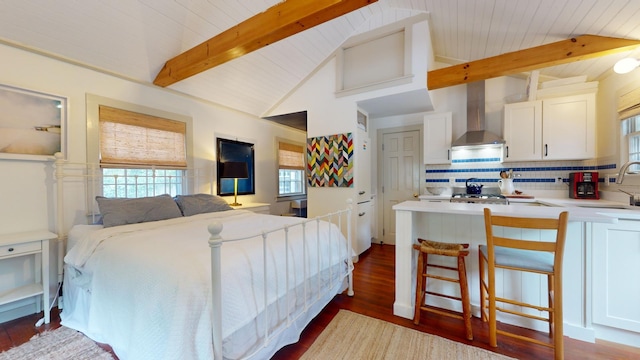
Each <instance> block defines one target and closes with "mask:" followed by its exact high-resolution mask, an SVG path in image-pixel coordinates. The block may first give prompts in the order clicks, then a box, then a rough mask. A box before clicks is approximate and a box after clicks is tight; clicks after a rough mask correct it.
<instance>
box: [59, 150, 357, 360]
mask: <svg viewBox="0 0 640 360" xmlns="http://www.w3.org/2000/svg"><path fill="white" fill-rule="evenodd" d="M55 158H56V160H55V179H56V185H57V186H56V190H57V201H56V213H57V216H56V226H57V229H56V231H57V234H58V285H59V286H60V285H61V284H62V281H63V275H64V256H65V253H66V249H65V248H66V237H67V234H66V233H65V231H64V210H65V209H64V201H63V200H64V179H66V178H80V179H82V180H84V181H85V191H86V200H85V201H86V203H87V204H86V206H87V209H89V210H88V212H87V217H89V218H91V219H93V220H95V219H96V216H97V215H98V214H97V209H96V206H95V201H94V198H95V196H96V195H101V192H102V191H101V189H102V179H103V175H102V171H101V169H100V167H99V166H98V165H97V164H83V163H69V162H67V161H65V160H64V159H63V157H62V156H61V154H56V156H55ZM203 179H204V180H203ZM213 179H214V177H213V170H212V169H211V170H205V171H198V170H193V169H191V170H187V171H186V172H185V175H184V176H182V177H181V179H180V182H181V186H182V190H183V191H188V190H194V189H196V190H195V191H194V192H197V191H198V190H197V189H204V188H208V190H209V192H210V193H213ZM154 195H155V194H153V195H149V196H154ZM351 214H352V201H351V200H350V199H349V200H347V207H346V209H344V210H339V211H336V212H332V213H329V214H326V215H322V216H318V217H315V218H313V219H307V220H304V221H301V222H300V223H297V224H293V225H287V226H283V227H280V228H277V229H272V230H269V231H263V232H259V233H252V234H250V235H247V236H245V237H241V238H234V239H223V238H222V237H221V236H220V233H221V231H222V228H223V225H222V223H220V222H217V221H214V222H212V223H211V224H210V225H209V226H208V231H209V233H210V235H211V236H210V238H209V240H208V243H209V247H210V251H211V280H212V283H211V293H212V301H213V304H212V309H213V310H212V323H213V329H212V344H213V352H214V358H215V359H223V357H222V340H223V338H222V310H223V309H222V278H221V269H220V266H221V258H222V251H223V250H222V245H223V244H224V243H225V242H232V241H242V240H247V239H250V238H255V237H256V236H261V237H262V245H263V249H266V242H267V238H268V236H269V234H271V233H275V232H279V231H284V233H285V244H287V246H285V248H286V255H285V258H286V259H289V253H288V252H289V247H288V241H289V235H288V232H289V230H290V229H292V228H294V227H301V228H302V233H303V243H304V247H303V257H304V259H303V262H304V263H308V261H309V259H310V256H312V255H313V251H311V249H308V246H307V242H306V241H305V238H306V236H305V235H306V232H305V227H306V226H307V224H309V223H311V222H316V223H317V225H319V223H320V222H321V221H327V222H329V223H333V224H335V225H336V226H337V227H338V229H339V230H340V233H344V232H343V231H342V230H343V220H342V219H343V218H346V221H345V222H346V239H347V244H346V247H345V248H344V249H343V250H344V252H341V255H340V256H341V257H345V258H346V259H347V264H346V265H347V266H346V269H345V271H344V273H343V274H340V279H344V278H347V288H348V289H347V295H349V296H353V295H354V292H353V262H352V254H353V253H352V247H351V229H352V225H351V221H352V216H351ZM316 229H319V226H316ZM331 240H333V239H329V241H331ZM318 246H319V243H318ZM266 254H267V253H266V251H263V256H265V257H266ZM316 254H319V252H316ZM318 256H319V255H318ZM287 262H288V261H287ZM266 263H267V262H266V261H265V262H264V264H265V284H267V281H266V279H267V277H266ZM318 264H319V262H318ZM304 268H305V271H306V269H307V266H306V265H305V266H304ZM285 269H286V271H287V272H288V271H289V266H288V264H285ZM341 269H343V267H341ZM330 271H332V270H330ZM305 275H306V274H305ZM285 278H286V279H287V285H286V288H287V291H291V290H290V289H289V284H288V278H289V276H286V277H285ZM304 278H305V280H304V295H303V296H304V298H305V300H304V304H305V305H304V311H303V312H300V313H298V314H297V315H295V316H292V314H291V313H290V312H288V313H287V323H286V326H285V327H284V328H280V329H279V330H277V331H275V332H274V333H273V334H270V329H269V325H268V322H267V321H265V322H264V323H265V329H264V331H265V336H264V342H263V344H262V346H261V347H259V348H258V349H257V350H256V351H255V352H253V353H252V354H251V355H249V356H247V357H246V358H250V357H251V356H253V355H254V354H255V353H257V352H259V351H260V350H261V349H262V348H264V347H266V346H267V345H268V344H269V342H270V341H271V340H272V339H273V338H274V337H275V336H277V335H278V334H279V333H280V332H282V331H284V330H286V329H287V328H288V327H289V326H290V325H291V324H292V323H293V322H294V321H295V320H296V319H297V318H298V317H301V316H302V315H304V314H305V313H306V311H308V310H309V308H310V307H311V306H312V305H314V304H315V303H316V302H317V301H319V300H320V299H321V298H322V295H326V294H327V293H328V292H329V291H330V290H331V289H332V288H334V287H335V286H336V283H332V282H329V284H328V285H326V286H325V287H324V288H323V289H318V290H319V291H318V295H317V297H316V298H315V300H313V301H311V302H309V301H307V300H306V298H307V296H306V295H307V290H308V287H309V284H308V282H309V279H308V278H307V276H305V277H304ZM342 281H344V280H342ZM318 286H321V285H320V282H318ZM267 288H268V286H265V287H264V292H263V294H262V295H263V301H264V304H265V312H264V314H263V316H268V310H267V309H268V307H267V306H266V305H267ZM287 299H289V296H287ZM287 301H290V300H287ZM288 308H289V307H288ZM259 316H260V315H259Z"/></svg>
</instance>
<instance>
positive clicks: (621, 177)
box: [616, 161, 640, 185]
mask: <svg viewBox="0 0 640 360" xmlns="http://www.w3.org/2000/svg"><path fill="white" fill-rule="evenodd" d="M631 165H640V161H627V162H626V163H624V164H623V165H622V166H621V167H620V171H619V172H618V177H617V178H616V184H618V185H620V184H622V181H623V180H624V174H626V173H627V169H628V168H629V166H631Z"/></svg>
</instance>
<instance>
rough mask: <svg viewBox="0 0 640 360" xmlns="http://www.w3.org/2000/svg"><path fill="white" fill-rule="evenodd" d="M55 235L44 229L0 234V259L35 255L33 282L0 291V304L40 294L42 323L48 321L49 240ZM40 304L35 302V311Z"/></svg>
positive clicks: (55, 236) (38, 308)
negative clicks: (42, 311) (42, 314)
mask: <svg viewBox="0 0 640 360" xmlns="http://www.w3.org/2000/svg"><path fill="white" fill-rule="evenodd" d="M57 237H58V235H56V234H54V233H52V232H50V231H46V230H41V231H30V232H23V233H16V234H6V235H0V261H2V260H4V259H8V258H12V257H17V256H27V255H35V258H36V261H35V272H34V276H35V283H33V284H29V285H25V286H21V287H18V288H14V289H10V290H7V291H4V292H2V293H0V305H4V304H8V303H12V302H14V301H18V300H22V299H26V298H30V297H33V296H42V302H41V304H42V306H43V310H44V323H45V324H48V323H49V320H50V314H49V240H51V239H55V238H57ZM40 306H41V305H40V304H38V303H37V302H36V311H37V312H40Z"/></svg>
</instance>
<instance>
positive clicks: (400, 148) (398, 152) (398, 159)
mask: <svg viewBox="0 0 640 360" xmlns="http://www.w3.org/2000/svg"><path fill="white" fill-rule="evenodd" d="M382 146H383V148H382V149H383V150H382V153H383V157H382V158H383V160H382V173H383V176H382V199H383V209H382V211H383V215H382V224H383V227H382V241H383V242H384V243H385V244H395V243H396V214H395V212H394V211H393V209H392V207H393V205H395V204H398V203H401V202H403V201H406V200H417V199H416V198H417V197H418V195H419V194H420V168H421V160H420V151H421V150H420V131H418V130H411V131H404V132H395V133H387V134H384V135H383V136H382Z"/></svg>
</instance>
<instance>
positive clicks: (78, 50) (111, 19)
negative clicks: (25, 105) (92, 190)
mask: <svg viewBox="0 0 640 360" xmlns="http://www.w3.org/2000/svg"><path fill="white" fill-rule="evenodd" d="M309 1H312V0H309ZM278 2H279V1H277V0H208V1H207V0H113V1H112V0H109V1H98V0H84V1H72V0H61V1H24V0H0V40H2V41H3V42H4V43H7V44H10V45H15V46H19V47H23V48H27V49H31V50H35V51H38V52H42V53H45V54H48V55H51V56H55V57H60V58H63V59H66V60H69V61H72V62H74V63H78V64H83V65H85V66H89V67H91V68H96V69H99V70H102V71H106V72H108V73H112V74H116V75H118V76H122V77H125V78H128V79H132V80H135V81H138V82H142V83H147V84H152V82H153V80H154V78H155V77H156V75H157V73H158V72H159V71H160V69H161V68H162V66H163V65H164V63H165V62H166V61H167V60H168V59H170V58H172V57H174V56H176V55H178V54H180V53H182V52H183V51H185V50H188V49H190V48H191V47H193V46H195V45H197V44H199V43H201V42H203V41H205V40H207V39H209V38H211V37H213V36H215V35H217V34H219V33H220V32H222V31H224V30H226V29H228V28H230V27H231V26H233V25H235V24H237V23H239V22H241V21H243V20H245V19H248V18H250V17H252V16H253V15H256V14H258V13H260V12H263V11H265V10H266V9H268V8H269V7H271V6H273V5H275V4H277V3H278ZM421 13H429V18H430V26H431V36H432V42H433V47H434V49H433V50H434V54H435V56H436V60H438V61H441V62H445V63H449V64H456V63H459V62H464V61H471V60H478V59H482V58H486V57H490V56H494V55H499V54H503V53H506V52H511V51H516V50H520V49H524V48H529V47H534V46H538V45H543V44H547V43H551V42H555V41H559V40H565V39H568V38H571V37H573V36H579V35H583V34H594V35H602V36H612V37H621V38H630V39H640V21H638V20H637V19H639V18H640V1H639V0H628V1H622V0H617V1H603V0H380V1H378V2H376V3H374V4H371V5H369V6H367V7H364V8H362V9H360V10H357V11H355V12H352V13H350V14H347V15H345V16H342V17H340V18H338V19H334V20H332V21H329V22H327V23H324V24H322V25H319V26H317V27H315V28H312V29H309V30H307V31H305V32H302V33H300V34H297V35H294V36H292V37H290V38H287V39H285V40H282V41H279V42H277V43H274V44H272V45H269V46H267V47H266V48H263V49H260V50H258V51H255V52H253V53H250V54H248V55H245V56H243V57H241V58H238V59H235V60H233V61H230V62H228V63H225V64H223V65H220V66H218V67H216V68H213V69H211V70H208V71H206V72H203V73H200V74H198V75H196V76H193V77H191V78H188V79H186V80H183V81H181V82H178V83H176V84H174V85H171V86H170V88H171V89H173V90H175V91H179V92H183V93H186V94H189V95H191V96H195V97H198V98H202V99H205V100H207V101H211V102H214V103H218V104H222V105H224V106H227V107H230V108H234V109H237V110H240V111H243V112H246V113H250V114H253V115H256V116H263V115H274V114H269V110H270V109H271V108H273V107H274V106H275V105H276V104H278V102H280V101H281V100H282V99H283V98H284V97H286V96H287V94H289V93H290V92H291V91H293V90H294V89H295V88H296V86H297V85H298V84H299V83H300V82H301V81H304V79H305V78H306V77H308V76H309V75H310V74H312V73H313V71H314V70H315V69H316V68H317V67H318V65H320V64H322V63H323V62H324V61H325V60H326V59H327V58H328V57H330V56H332V54H333V53H334V51H335V50H336V49H337V48H338V47H339V46H340V45H341V44H342V43H343V42H345V40H347V39H348V38H349V37H351V36H353V35H356V34H360V33H363V32H366V31H369V30H373V29H375V28H378V27H381V26H385V25H388V24H391V23H394V22H397V21H401V20H403V19H406V18H409V17H411V16H415V15H418V14H421ZM625 56H634V57H640V51H639V50H634V51H632V52H627V53H622V54H616V55H609V56H606V57H601V58H597V59H593V60H586V61H581V62H576V63H571V64H567V65H561V66H557V67H553V68H546V69H541V75H542V76H548V77H551V78H565V77H571V76H577V75H588V80H590V81H591V80H598V79H600V78H602V77H603V76H607V75H609V74H610V71H611V70H610V69H611V66H612V65H613V64H614V63H615V61H616V60H618V59H620V58H623V57H625ZM0 82H1V78H0Z"/></svg>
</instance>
